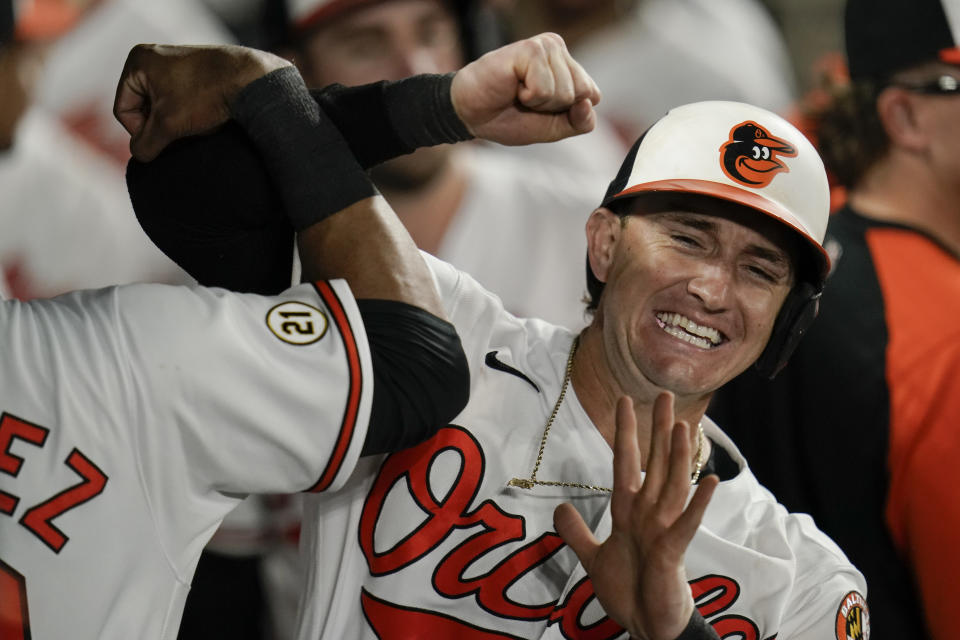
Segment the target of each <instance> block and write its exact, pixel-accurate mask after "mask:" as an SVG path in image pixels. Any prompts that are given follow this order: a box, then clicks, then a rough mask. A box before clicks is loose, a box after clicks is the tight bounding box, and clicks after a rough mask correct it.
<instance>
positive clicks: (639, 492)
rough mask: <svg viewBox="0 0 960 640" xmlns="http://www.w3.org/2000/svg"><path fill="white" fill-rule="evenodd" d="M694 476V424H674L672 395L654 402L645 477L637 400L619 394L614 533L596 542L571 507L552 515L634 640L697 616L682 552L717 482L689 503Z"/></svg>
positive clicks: (657, 635)
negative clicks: (691, 432)
mask: <svg viewBox="0 0 960 640" xmlns="http://www.w3.org/2000/svg"><path fill="white" fill-rule="evenodd" d="M690 474H691V446H690V427H689V425H688V424H687V423H685V422H677V423H674V415H673V394H671V393H669V392H664V393H662V394H660V396H658V397H657V399H656V401H655V403H654V407H653V433H652V435H651V445H650V460H649V462H648V464H647V470H646V477H642V476H641V465H640V448H639V446H638V441H637V427H636V417H635V416H634V413H633V403H632V402H631V400H630V399H629V398H621V399H620V401H619V402H618V404H617V430H616V435H615V437H614V457H613V495H612V497H611V503H610V510H611V515H612V520H613V528H612V532H611V534H610V537H609V538H607V539H606V540H605V541H603V543H600V542H599V541H597V539H596V538H595V537H594V536H593V533H592V532H591V531H590V529H589V527H587V525H586V523H585V522H584V521H583V518H582V517H581V516H580V514H579V513H577V511H576V510H575V509H574V508H573V506H572V505H570V504H562V505H560V506H559V507H557V510H556V512H555V513H554V524H555V526H556V529H557V532H558V533H559V534H560V536H561V537H562V538H563V539H564V541H565V542H566V543H567V544H568V545H570V547H571V548H572V549H573V550H574V552H575V553H576V554H577V557H578V558H579V559H580V563H581V564H582V565H583V567H584V569H586V571H587V574H588V575H589V576H590V578H591V580H592V581H593V588H594V592H595V593H596V595H597V598H598V599H599V601H600V604H601V605H602V606H603V608H604V610H605V611H606V612H607V615H609V616H610V617H611V618H612V619H614V620H616V621H617V622H618V623H619V624H620V625H622V626H623V627H624V628H626V629H627V630H628V631H629V632H630V633H631V635H632V636H633V637H635V638H645V639H647V640H673V639H674V638H676V637H677V636H678V635H680V633H681V632H682V631H683V630H684V628H685V627H686V625H687V623H688V622H689V621H690V616H691V615H692V614H693V608H694V606H693V597H692V595H691V593H690V586H689V585H688V584H687V577H686V571H685V569H684V553H685V552H686V549H687V546H688V545H689V544H690V541H691V540H692V539H693V536H694V534H695V533H696V531H697V527H699V526H700V522H701V520H702V519H703V514H704V512H705V510H706V508H707V504H708V503H709V501H710V498H711V496H712V495H713V491H714V489H715V488H716V486H717V484H718V482H719V480H718V479H717V477H716V476H712V475H711V476H707V477H705V478H702V479H701V480H700V483H699V485H698V486H697V488H696V491H695V492H694V494H693V497H692V498H691V499H690V501H689V504H688V503H687V498H688V497H689V494H690Z"/></svg>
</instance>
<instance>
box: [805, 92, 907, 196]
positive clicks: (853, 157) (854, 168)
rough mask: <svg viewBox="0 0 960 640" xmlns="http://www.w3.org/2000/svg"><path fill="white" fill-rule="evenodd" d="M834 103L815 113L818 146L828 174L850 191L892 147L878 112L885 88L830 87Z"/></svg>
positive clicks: (831, 101) (813, 116) (814, 120)
mask: <svg viewBox="0 0 960 640" xmlns="http://www.w3.org/2000/svg"><path fill="white" fill-rule="evenodd" d="M826 89H827V91H828V92H829V94H830V100H829V103H828V104H827V106H826V107H824V108H823V109H822V110H821V111H820V112H817V113H813V114H811V116H812V120H813V122H815V127H816V138H817V147H818V149H817V150H818V151H819V152H820V156H821V157H822V158H823V164H824V167H825V168H826V170H827V172H828V173H829V174H830V175H831V176H832V177H833V179H834V180H835V181H836V182H837V183H839V184H841V185H843V186H844V187H847V188H853V187H856V186H857V184H858V183H859V182H860V180H861V179H862V178H863V176H864V174H866V172H867V171H868V170H869V169H870V168H871V167H872V166H873V165H874V164H875V163H876V162H877V161H878V160H880V159H881V158H882V157H883V156H884V155H886V153H887V150H888V149H889V148H890V138H889V137H888V136H887V133H886V131H884V128H883V123H882V122H881V121H880V116H879V114H878V113H877V98H878V97H879V96H880V92H881V91H882V90H883V86H882V85H881V84H879V83H877V82H874V81H870V80H859V81H855V82H852V83H849V84H843V85H828V86H827V87H826Z"/></svg>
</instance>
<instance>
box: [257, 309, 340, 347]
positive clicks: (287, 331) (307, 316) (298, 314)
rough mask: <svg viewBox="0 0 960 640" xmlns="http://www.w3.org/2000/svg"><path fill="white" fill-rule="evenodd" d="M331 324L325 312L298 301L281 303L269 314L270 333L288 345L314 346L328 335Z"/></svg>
mask: <svg viewBox="0 0 960 640" xmlns="http://www.w3.org/2000/svg"><path fill="white" fill-rule="evenodd" d="M329 324H330V323H329V321H328V320H327V314H325V313H324V312H323V311H321V310H320V309H317V308H316V307H312V306H310V305H309V304H306V303H305V302H297V301H296V300H289V301H287V302H281V303H280V304H278V305H276V306H274V307H273V308H271V309H270V311H268V312H267V326H268V327H269V328H270V331H272V332H273V335H275V336H277V337H278V338H280V339H281V340H283V341H284V342H286V343H287V344H293V345H298V346H302V345H307V344H313V343H314V342H317V341H318V340H320V338H322V337H323V336H324V334H326V332H327V327H328V326H329Z"/></svg>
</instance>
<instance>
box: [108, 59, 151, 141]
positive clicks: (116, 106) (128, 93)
mask: <svg viewBox="0 0 960 640" xmlns="http://www.w3.org/2000/svg"><path fill="white" fill-rule="evenodd" d="M145 48H146V45H137V46H135V47H134V48H133V49H131V50H130V53H129V54H127V60H126V62H124V65H123V71H122V72H121V73H120V80H119V82H118V83H117V92H116V94H115V95H114V98H113V116H114V117H115V118H116V119H117V121H119V122H120V124H121V125H123V128H124V129H126V130H127V133H129V134H130V135H135V134H137V133H138V132H139V131H140V130H141V129H142V128H143V125H144V122H145V121H146V117H147V114H149V110H150V94H149V90H148V87H147V76H146V74H145V73H144V72H143V71H141V70H140V68H139V65H140V62H139V61H140V59H141V58H142V56H143V51H144V50H145Z"/></svg>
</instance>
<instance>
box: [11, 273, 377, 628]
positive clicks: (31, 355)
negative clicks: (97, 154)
mask: <svg viewBox="0 0 960 640" xmlns="http://www.w3.org/2000/svg"><path fill="white" fill-rule="evenodd" d="M370 366H371V365H370V354H369V349H368V346H367V342H366V336H365V333H364V331H363V328H362V323H361V320H360V317H359V313H358V311H357V309H356V305H355V302H354V300H353V298H352V296H351V294H350V290H349V288H348V287H347V285H346V283H345V282H343V281H334V282H331V283H327V282H320V283H317V284H316V285H300V286H298V287H294V288H292V289H290V290H288V291H286V292H285V293H283V294H281V295H280V296H277V297H262V296H255V295H240V294H234V293H229V292H226V291H223V290H219V289H202V288H196V289H191V288H186V287H172V286H165V285H131V286H127V287H114V288H110V289H103V290H98V291H88V292H79V293H73V294H68V295H65V296H62V297H59V298H54V299H50V300H38V301H33V302H29V303H24V302H17V301H3V302H0V376H2V384H0V411H2V414H0V416H2V417H0V637H2V638H3V639H4V640H11V639H19V638H32V639H33V640H61V639H63V638H75V639H77V640H85V639H88V640H111V639H118V640H129V639H130V638H138V639H156V638H175V637H176V633H177V628H178V626H179V621H180V616H181V613H182V609H183V603H184V599H185V598H186V595H187V591H188V589H189V585H190V580H191V577H192V575H193V572H194V569H195V567H196V563H197V560H198V557H199V555H200V551H201V549H202V548H203V546H204V544H205V543H206V542H207V540H208V539H209V538H210V536H211V534H212V533H213V531H214V530H215V529H216V527H217V525H218V524H219V523H220V520H221V519H222V518H223V517H224V515H225V514H226V513H227V512H229V511H230V509H232V508H233V507H234V506H235V505H236V504H237V503H238V502H239V500H240V499H241V498H242V497H243V496H244V495H246V494H248V493H253V492H256V493H267V492H270V493H284V492H287V493H289V492H296V491H304V490H314V491H320V490H325V489H335V488H337V487H339V486H340V485H342V484H343V482H344V481H345V480H346V478H347V477H348V475H349V473H350V472H351V470H352V468H353V466H354V464H355V463H356V460H357V458H358V456H359V452H360V449H361V447H362V444H363V441H364V438H365V436H366V428H367V421H368V419H369V411H370V401H371V397H372V396H371V394H372V388H373V387H372V377H371V376H370Z"/></svg>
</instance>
